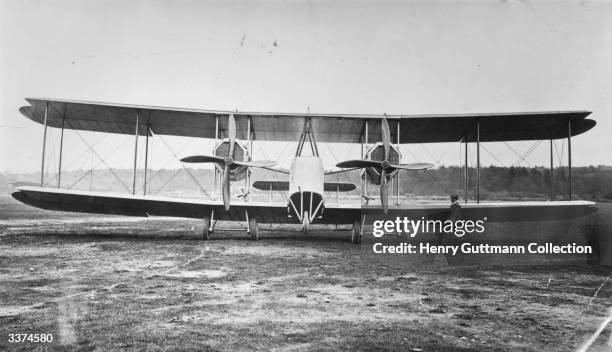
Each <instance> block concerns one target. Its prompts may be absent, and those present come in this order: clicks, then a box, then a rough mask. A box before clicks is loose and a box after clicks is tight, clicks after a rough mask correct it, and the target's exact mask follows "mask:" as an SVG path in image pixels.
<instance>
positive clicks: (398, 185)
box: [395, 120, 401, 205]
mask: <svg viewBox="0 0 612 352" xmlns="http://www.w3.org/2000/svg"><path fill="white" fill-rule="evenodd" d="M399 151H400V120H397V153H398V154H400V153H399ZM399 157H401V155H398V160H397V163H398V164H401V160H399ZM395 188H396V192H397V193H396V199H395V204H396V205H399V204H400V171H399V170H397V171H396V172H395Z"/></svg>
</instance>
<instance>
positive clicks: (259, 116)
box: [19, 98, 595, 144]
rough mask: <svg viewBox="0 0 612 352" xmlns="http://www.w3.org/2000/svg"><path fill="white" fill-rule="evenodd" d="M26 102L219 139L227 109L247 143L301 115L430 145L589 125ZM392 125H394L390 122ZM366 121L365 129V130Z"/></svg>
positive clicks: (357, 134)
mask: <svg viewBox="0 0 612 352" xmlns="http://www.w3.org/2000/svg"><path fill="white" fill-rule="evenodd" d="M26 100H27V101H28V102H29V103H30V105H29V106H23V107H21V109H20V110H19V111H20V112H21V113H22V114H23V115H25V116H26V117H28V118H29V119H31V120H33V121H36V122H38V123H43V122H44V116H45V109H46V108H48V114H47V124H48V125H49V126H51V127H57V128H60V127H62V126H64V127H65V128H69V129H76V130H86V131H99V132H108V133H122V134H134V133H135V131H136V116H137V114H138V116H139V126H138V133H139V134H141V135H144V134H146V133H147V126H149V127H150V128H151V130H152V131H153V133H157V134H162V135H174V136H186V137H203V138H215V136H216V131H215V130H216V126H217V120H218V123H219V138H224V137H225V136H227V124H228V123H227V120H228V119H227V116H228V115H229V114H234V116H235V119H236V127H237V138H239V139H243V140H245V139H247V129H248V124H249V122H248V120H249V119H250V120H251V127H252V129H253V138H254V139H255V140H272V141H296V140H298V138H299V134H300V132H301V130H302V127H303V125H304V119H305V118H306V117H308V118H311V121H312V127H313V130H314V132H315V136H316V138H317V140H319V141H321V142H339V143H360V142H362V140H364V139H365V135H364V134H365V131H366V130H367V131H368V132H367V134H368V136H367V140H368V141H369V142H370V143H373V142H379V141H380V140H381V132H380V130H381V128H380V121H381V120H382V119H383V118H384V117H385V116H386V117H387V119H388V120H389V125H390V127H391V128H390V129H391V140H392V141H393V142H394V143H395V142H397V135H398V130H399V135H400V138H399V140H400V143H402V144H404V143H437V142H458V141H460V140H464V141H465V140H467V141H470V142H472V141H475V140H476V122H477V121H480V140H481V141H483V142H490V141H515V140H543V139H559V138H566V137H567V136H568V130H569V129H568V120H569V121H571V133H572V135H577V134H580V133H583V132H585V131H588V130H589V129H591V128H593V126H595V121H593V120H590V119H586V117H587V116H588V115H589V114H590V112H589V111H557V112H524V113H493V114H462V115H350V114H287V113H254V112H238V111H212V110H196V109H177V108H165V107H152V106H142V105H124V104H110V103H98V102H82V101H71V100H57V99H42V98H27V99H26ZM398 123H399V128H398V125H397V124H398ZM366 124H367V128H366Z"/></svg>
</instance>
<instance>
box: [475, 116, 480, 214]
mask: <svg viewBox="0 0 612 352" xmlns="http://www.w3.org/2000/svg"><path fill="white" fill-rule="evenodd" d="M476 203H480V119H478V120H477V121H476Z"/></svg>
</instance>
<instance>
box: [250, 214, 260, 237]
mask: <svg viewBox="0 0 612 352" xmlns="http://www.w3.org/2000/svg"><path fill="white" fill-rule="evenodd" d="M249 232H250V235H251V241H259V229H258V228H257V219H255V218H250V219H249Z"/></svg>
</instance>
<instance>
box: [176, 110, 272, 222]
mask: <svg viewBox="0 0 612 352" xmlns="http://www.w3.org/2000/svg"><path fill="white" fill-rule="evenodd" d="M227 135H228V139H229V150H228V154H227V156H226V157H218V156H211V155H194V156H188V157H185V158H182V159H181V161H182V162H185V163H216V164H219V165H221V166H222V167H223V181H222V194H223V205H224V206H225V210H226V211H227V210H229V208H230V197H231V193H230V171H231V167H232V165H237V166H247V167H261V168H268V167H272V166H274V165H276V162H275V161H272V160H259V161H237V160H234V147H235V143H236V119H235V118H234V114H230V115H229V117H228V121H227ZM243 193H244V192H243Z"/></svg>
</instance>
